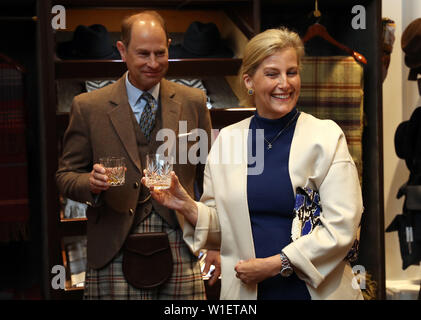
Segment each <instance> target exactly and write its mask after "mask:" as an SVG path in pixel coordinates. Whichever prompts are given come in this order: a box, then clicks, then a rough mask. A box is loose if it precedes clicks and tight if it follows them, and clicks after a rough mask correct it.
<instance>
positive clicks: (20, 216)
mask: <svg viewBox="0 0 421 320" xmlns="http://www.w3.org/2000/svg"><path fill="white" fill-rule="evenodd" d="M23 97H24V90H23V74H22V73H21V72H20V71H19V70H17V69H15V68H14V67H13V66H10V65H9V64H6V63H0V175H1V177H2V183H1V184H0V242H10V241H15V240H27V239H28V233H27V228H28V225H27V223H28V220H29V204H28V176H27V155H26V137H25V129H26V124H25V110H24V99H23Z"/></svg>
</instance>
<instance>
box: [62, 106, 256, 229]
mask: <svg viewBox="0 0 421 320" xmlns="http://www.w3.org/2000/svg"><path fill="white" fill-rule="evenodd" d="M255 110H256V109H255V108H243V107H238V108H217V109H210V110H209V112H210V115H211V121H212V127H213V128H214V129H222V128H223V127H226V126H228V125H230V124H232V123H235V122H238V121H241V120H243V119H245V118H247V117H250V116H252V115H253V114H254V112H255ZM227 112H229V116H227ZM56 120H57V123H58V124H59V126H60V128H62V129H63V131H64V130H65V129H66V128H67V125H68V124H69V113H67V112H57V114H56ZM68 220H72V219H66V221H68Z"/></svg>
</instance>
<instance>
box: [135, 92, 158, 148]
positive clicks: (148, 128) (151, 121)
mask: <svg viewBox="0 0 421 320" xmlns="http://www.w3.org/2000/svg"><path fill="white" fill-rule="evenodd" d="M140 98H141V99H145V100H146V105H145V108H144V109H143V112H142V115H141V116H140V121H139V125H140V130H142V132H143V134H144V135H145V137H146V139H147V140H148V141H149V139H150V135H151V132H152V129H153V126H154V125H155V115H156V109H157V105H156V103H155V100H154V98H153V97H152V95H151V94H150V93H149V92H144V93H143V94H142V96H141V97H140Z"/></svg>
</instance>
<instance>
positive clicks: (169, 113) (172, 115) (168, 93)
mask: <svg viewBox="0 0 421 320" xmlns="http://www.w3.org/2000/svg"><path fill="white" fill-rule="evenodd" d="M160 99H161V105H160V106H161V119H162V128H166V129H171V130H173V131H174V132H175V136H176V137H177V136H178V121H179V119H180V114H181V108H182V105H181V102H180V101H177V97H176V93H175V90H174V88H173V86H172V83H171V82H170V81H168V80H165V79H162V81H161V88H160Z"/></svg>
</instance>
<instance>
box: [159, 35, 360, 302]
mask: <svg viewBox="0 0 421 320" xmlns="http://www.w3.org/2000/svg"><path fill="white" fill-rule="evenodd" d="M303 54H304V49H303V44H302V42H301V40H300V38H299V36H298V35H297V34H296V33H294V32H291V31H289V30H287V29H285V28H282V29H270V30H267V31H265V32H263V33H261V34H258V35H257V36H255V37H254V38H253V39H251V40H250V41H249V43H248V44H247V46H246V48H245V53H244V58H243V65H242V67H241V70H240V79H241V82H242V85H243V91H244V93H245V96H246V98H245V103H244V104H245V105H253V106H255V107H256V113H255V115H254V116H252V117H250V118H247V119H245V120H243V121H240V122H238V123H236V124H233V125H231V126H229V127H226V128H224V129H223V130H222V131H221V132H220V134H219V135H218V138H217V139H216V141H215V143H214V144H213V146H212V149H211V151H210V154H209V156H208V159H207V164H206V169H205V181H204V194H203V196H202V198H201V200H200V202H195V201H193V200H192V199H191V198H190V197H189V196H188V195H187V193H186V192H185V191H184V189H183V187H182V186H181V185H180V183H179V181H178V178H177V177H176V175H175V174H173V176H172V179H173V180H172V185H171V188H170V189H169V190H168V191H153V188H152V190H151V191H152V196H153V197H154V198H155V199H156V200H158V201H159V202H160V203H162V204H164V205H165V206H168V207H170V208H172V209H174V210H177V211H178V212H180V213H181V214H183V215H184V217H185V218H186V225H185V227H184V239H185V241H186V242H187V243H188V245H189V246H190V248H191V249H192V250H193V251H194V252H198V251H199V250H200V249H202V248H206V247H210V248H214V247H215V246H216V245H219V246H220V252H221V270H222V282H221V299H362V295H361V291H360V289H359V288H354V287H353V285H352V279H353V272H352V269H351V266H350V265H349V263H348V262H346V261H345V260H344V257H345V256H346V254H347V252H348V250H349V249H350V248H351V246H352V244H353V241H354V239H355V236H356V231H357V227H358V224H359V221H360V217H361V214H362V211H363V207H362V196H361V189H360V184H359V181H358V175H357V170H356V167H355V164H354V162H353V160H352V158H351V156H350V154H349V152H348V148H347V144H346V140H345V136H344V133H343V132H342V130H341V129H340V128H339V126H338V125H336V124H335V123H334V122H333V121H331V120H319V119H316V118H315V117H313V116H311V115H309V114H306V113H304V112H300V111H299V110H298V109H297V107H296V103H297V100H298V97H299V94H300V88H301V79H300V62H301V57H302V56H303ZM259 129H260V130H259ZM237 132H247V134H244V135H242V140H238V139H237V140H236V139H233V136H235V135H236V133H237ZM259 132H260V134H259ZM262 132H263V135H262V134H261V133H262ZM233 141H237V142H236V143H234V142H233ZM238 141H241V142H242V143H240V144H239V143H238ZM239 146H240V147H239ZM259 152H260V153H261V156H257V157H255V158H254V159H255V160H256V161H255V163H250V161H249V162H247V161H242V162H241V163H240V164H239V163H238V162H237V161H220V158H221V155H223V157H225V159H236V156H238V153H241V157H240V158H241V159H252V158H253V155H259ZM256 168H260V169H259V170H256ZM297 187H309V188H312V189H313V190H317V191H318V192H319V193H320V199H321V206H322V209H323V211H322V213H321V217H320V221H321V224H320V225H318V226H317V227H316V228H315V229H314V230H313V231H312V232H311V233H310V234H308V235H305V236H302V237H301V238H299V239H298V240H296V241H292V240H291V226H292V220H293V208H294V203H295V192H296V189H297Z"/></svg>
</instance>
